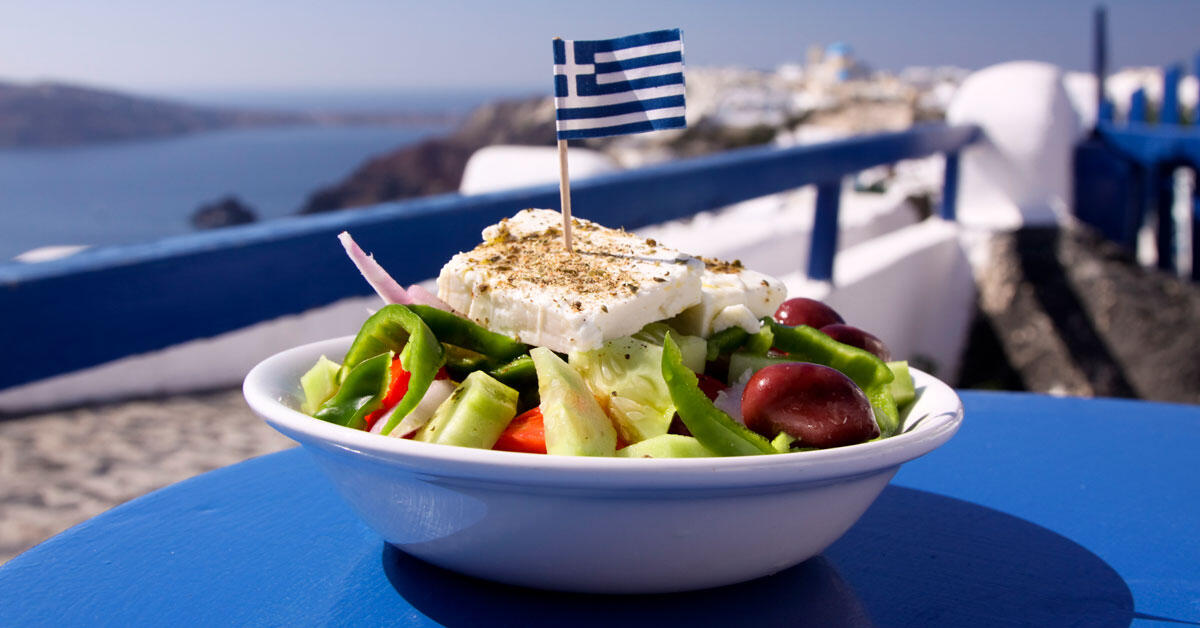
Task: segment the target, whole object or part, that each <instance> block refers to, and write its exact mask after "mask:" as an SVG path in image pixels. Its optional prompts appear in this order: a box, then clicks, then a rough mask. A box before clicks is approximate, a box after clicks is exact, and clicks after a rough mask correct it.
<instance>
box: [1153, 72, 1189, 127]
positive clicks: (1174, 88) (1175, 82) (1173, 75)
mask: <svg viewBox="0 0 1200 628" xmlns="http://www.w3.org/2000/svg"><path fill="white" fill-rule="evenodd" d="M1181 78H1183V66H1182V65H1181V64H1178V63H1176V64H1173V65H1171V66H1169V67H1167V68H1165V69H1164V70H1163V99H1162V108H1161V109H1159V110H1158V123H1159V124H1179V80H1180V79H1181Z"/></svg>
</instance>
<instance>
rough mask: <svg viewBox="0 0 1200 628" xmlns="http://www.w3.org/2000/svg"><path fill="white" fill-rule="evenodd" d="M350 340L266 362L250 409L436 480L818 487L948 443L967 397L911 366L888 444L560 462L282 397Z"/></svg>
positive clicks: (328, 444) (308, 442) (320, 441)
mask: <svg viewBox="0 0 1200 628" xmlns="http://www.w3.org/2000/svg"><path fill="white" fill-rule="evenodd" d="M353 338H354V336H342V337H339V338H331V339H327V340H321V341H317V342H312V343H308V344H304V345H300V346H298V347H293V348H291V349H286V350H284V351H281V352H279V353H276V354H274V355H272V356H270V357H268V358H266V359H265V360H263V361H261V362H260V363H258V364H257V365H256V366H255V367H254V368H252V369H251V370H250V372H249V373H248V374H247V375H246V378H245V381H244V382H243V385H242V391H243V394H244V396H245V398H246V402H247V404H248V405H249V406H250V408H251V409H252V410H253V411H254V412H255V413H256V414H258V415H259V416H261V417H262V418H263V419H264V420H265V421H266V422H267V423H268V424H270V425H271V426H272V427H273V428H275V429H276V430H278V431H279V432H281V433H283V434H284V435H285V436H288V437H289V438H291V439H293V440H295V441H297V442H299V443H300V444H301V445H303V446H305V447H306V448H315V449H317V450H319V451H322V452H325V453H331V454H332V455H334V456H335V457H338V458H345V457H347V456H348V457H351V458H359V459H363V460H364V461H373V462H374V463H376V464H382V465H384V466H389V467H396V468H399V469H404V470H407V471H409V472H413V473H418V474H422V475H426V476H431V477H444V478H457V479H463V480H475V481H481V482H486V483H497V484H509V483H519V484H525V485H534V486H543V487H566V488H612V489H620V490H654V489H665V488H671V489H711V488H721V487H725V488H734V487H743V488H744V487H752V486H759V487H761V486H777V485H791V484H810V483H822V482H830V481H833V480H837V479H842V478H849V477H854V476H861V475H869V474H873V473H878V472H881V471H884V470H887V469H892V468H894V467H897V466H899V465H900V464H902V463H904V462H907V461H909V460H912V459H914V458H917V457H919V456H922V455H924V454H926V453H928V452H930V451H932V450H934V449H936V448H937V447H939V446H941V445H942V444H943V443H945V442H946V441H947V440H949V439H950V437H951V436H953V435H954V433H955V432H956V431H957V430H958V427H959V425H960V424H961V423H962V419H963V407H962V401H961V400H960V399H959V398H958V395H957V394H956V393H955V392H954V390H953V389H951V388H950V387H949V386H948V385H946V384H945V383H943V382H942V381H940V380H938V379H937V378H935V377H933V376H931V375H928V374H926V373H924V372H922V371H920V370H917V369H911V372H912V375H913V381H914V383H915V384H916V386H917V389H918V393H919V397H918V400H917V403H916V405H915V406H914V408H913V410H914V412H912V413H910V414H909V416H908V418H907V419H906V421H905V427H904V429H903V431H902V432H901V433H899V434H896V435H895V436H892V437H890V438H886V439H882V440H877V441H871V442H866V443H860V444H857V445H847V446H844V447H837V448H833V449H824V450H818V451H807V452H793V453H786V454H776V455H766V456H738V457H714V458H656V459H647V458H619V457H603V458H600V457H583V456H556V455H541V454H527V453H518V452H507V451H494V450H485V449H472V448H469V447H457V446H451V445H437V444H431V443H423V442H419V441H413V440H410V439H404V438H391V437H387V436H382V435H379V434H371V433H368V432H364V431H360V430H354V429H350V428H347V427H344V426H341V425H335V424H332V423H327V422H324V421H321V420H318V419H314V418H312V417H311V416H308V415H306V414H304V413H302V412H300V411H299V410H297V409H295V408H294V407H293V406H292V405H289V404H288V403H287V402H286V401H285V397H288V396H290V397H291V398H292V399H293V400H296V399H298V398H299V397H298V395H299V394H300V386H299V376H300V375H301V374H303V373H304V372H306V371H307V370H308V369H309V368H310V367H311V365H312V364H313V363H315V362H316V360H317V358H318V357H319V356H320V355H322V354H323V355H327V356H333V355H339V356H340V355H344V353H345V350H346V349H347V348H348V347H349V345H350V342H351V341H352V340H353ZM285 381H290V382H291V383H290V384H286V383H284V382H285ZM923 402H924V403H923ZM293 405H295V404H293ZM921 413H924V414H923V415H922V414H921Z"/></svg>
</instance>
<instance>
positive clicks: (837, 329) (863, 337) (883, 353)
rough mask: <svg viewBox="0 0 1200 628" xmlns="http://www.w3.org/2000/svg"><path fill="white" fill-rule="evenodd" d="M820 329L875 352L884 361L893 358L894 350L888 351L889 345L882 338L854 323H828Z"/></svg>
mask: <svg viewBox="0 0 1200 628" xmlns="http://www.w3.org/2000/svg"><path fill="white" fill-rule="evenodd" d="M819 329H820V330H821V331H822V332H823V333H825V334H826V335H828V336H829V337H830V338H833V339H834V340H836V341H838V342H840V343H842V344H847V345H850V346H851V347H858V348H859V349H862V350H864V351H870V352H871V353H874V354H875V357H877V358H879V359H880V360H883V361H884V362H888V361H890V360H891V359H892V352H891V351H888V348H887V345H885V344H883V341H882V340H880V339H879V338H877V337H876V336H874V335H873V334H869V333H867V332H865V331H863V330H861V329H859V328H857V327H855V326H853V325H842V324H834V325H826V326H824V327H821V328H819Z"/></svg>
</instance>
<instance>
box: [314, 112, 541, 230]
mask: <svg viewBox="0 0 1200 628" xmlns="http://www.w3.org/2000/svg"><path fill="white" fill-rule="evenodd" d="M554 143H555V135H554V101H553V100H551V99H550V98H530V99H525V100H508V101H500V102H495V103H491V104H488V105H484V106H482V107H480V108H478V109H476V110H475V111H474V112H473V113H472V114H471V116H470V117H468V118H467V120H466V121H465V122H464V123H463V124H462V125H461V126H460V127H459V128H458V129H457V130H456V131H455V132H454V133H452V134H450V135H447V136H445V137H439V138H433V139H428V140H425V141H422V142H420V143H417V144H414V145H412V146H405V147H403V148H399V149H397V150H394V151H392V152H390V153H385V154H383V155H379V156H378V157H375V158H373V159H371V160H369V161H367V162H366V163H365V164H363V165H362V166H360V167H359V168H358V169H357V170H355V171H354V172H353V173H352V174H351V175H350V176H349V177H347V178H346V179H345V180H343V181H342V182H340V183H337V184H335V185H332V186H330V187H327V188H323V189H320V190H317V191H316V192H314V193H313V194H312V195H311V196H310V197H309V199H308V202H307V203H306V204H305V206H304V207H303V208H302V209H301V210H300V213H302V214H313V213H318V212H326V211H333V210H338V209H347V208H352V207H361V206H363V205H373V204H376V203H382V202H385V201H393V200H398V199H403V198H412V197H416V196H426V195H430V194H443V193H446V192H454V191H457V190H458V185H459V183H460V182H461V181H462V173H463V169H464V168H465V167H466V165H467V160H468V159H469V158H470V157H471V154H472V153H474V152H475V151H476V150H479V149H480V148H483V147H484V146H489V145H492V144H522V145H530V146H550V145H553V144H554Z"/></svg>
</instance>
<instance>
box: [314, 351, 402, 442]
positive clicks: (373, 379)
mask: <svg viewBox="0 0 1200 628" xmlns="http://www.w3.org/2000/svg"><path fill="white" fill-rule="evenodd" d="M393 355H395V354H393V353H392V352H391V351H385V352H383V353H380V354H379V355H377V356H375V357H373V358H368V359H366V360H363V361H362V362H360V363H358V365H357V366H355V367H354V368H352V369H350V373H349V374H347V375H346V378H345V379H344V380H343V381H342V385H341V387H340V388H338V391H337V392H336V393H334V394H333V396H332V397H330V398H329V399H328V400H326V401H325V402H324V403H322V404H321V406H320V407H319V408H317V411H316V412H314V413H313V417H314V418H317V419H321V420H322V421H328V422H330V423H334V424H337V425H344V426H346V427H350V428H354V429H356V430H361V429H363V428H365V427H366V425H367V421H366V417H367V415H368V414H370V413H372V412H374V411H376V410H378V409H379V406H380V404H382V403H383V397H384V395H385V394H386V393H387V387H388V382H389V380H390V379H391V377H390V369H391V365H392V356H393Z"/></svg>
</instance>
